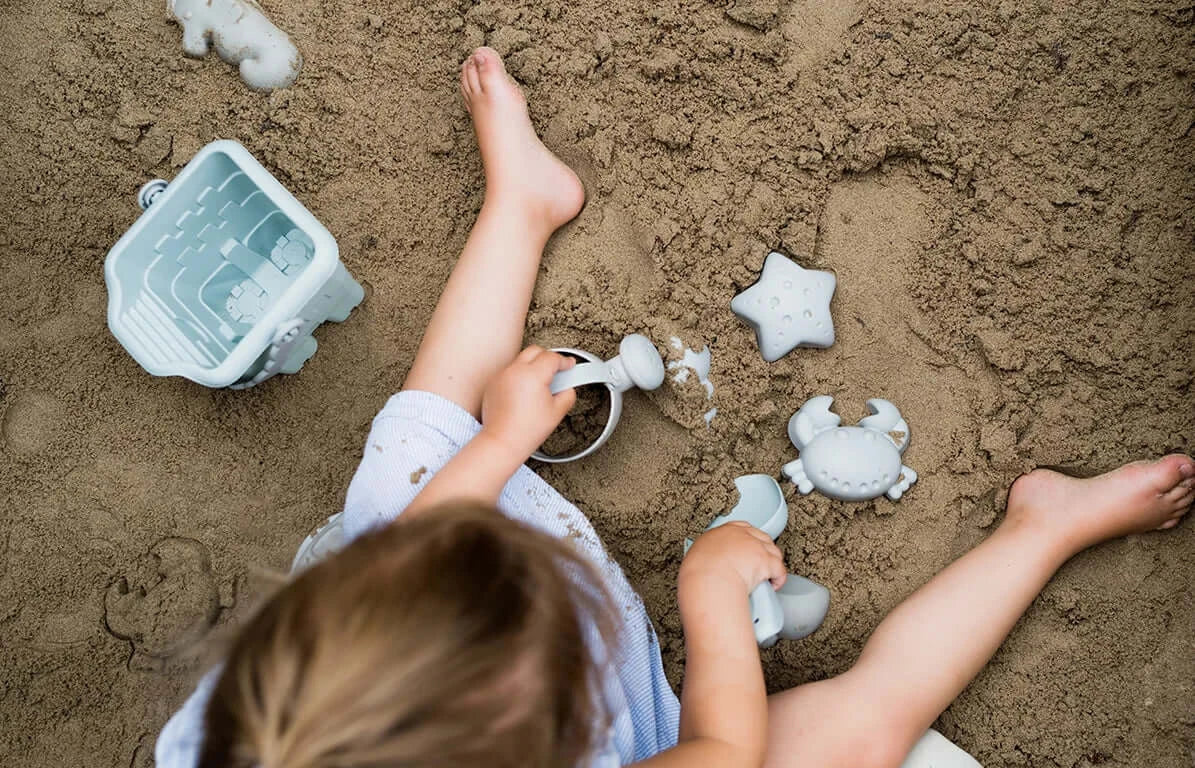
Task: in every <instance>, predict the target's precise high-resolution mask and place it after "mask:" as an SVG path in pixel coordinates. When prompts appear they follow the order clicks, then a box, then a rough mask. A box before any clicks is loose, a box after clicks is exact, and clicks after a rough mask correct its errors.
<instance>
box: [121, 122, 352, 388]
mask: <svg viewBox="0 0 1195 768" xmlns="http://www.w3.org/2000/svg"><path fill="white" fill-rule="evenodd" d="M139 202H140V203H141V206H142V208H144V209H145V213H144V214H142V216H141V218H139V219H137V221H136V222H135V223H134V224H133V226H132V227H131V228H130V229H129V231H128V232H126V233H125V234H124V236H123V237H122V238H120V240H119V241H118V242H117V243H116V245H115V246H113V247H112V250H111V251H109V252H108V258H107V260H106V262H105V264H104V278H105V280H106V282H107V284H108V327H109V328H110V329H111V331H112V334H113V335H114V336H116V339H117V340H118V341H119V342H120V343H121V345H122V346H124V348H125V349H126V350H128V352H129V354H131V355H132V356H133V358H134V359H136V360H137V362H138V363H140V364H141V366H142V367H143V368H145V370H147V371H149V373H151V374H153V375H155V376H182V377H185V378H187V379H190V380H191V381H194V382H197V383H199V384H203V385H204V386H208V387H231V388H233V389H244V388H246V387H251V386H253V385H255V384H260V383H261V382H263V381H265V380H266V379H268V378H270V377H271V376H274V375H275V374H278V373H297V372H298V370H299V369H300V368H301V367H302V366H303V364H304V363H305V362H307V360H308V359H310V358H311V356H312V355H314V354H315V350H316V342H315V339H314V338H312V335H311V333H312V331H313V330H315V328H316V327H317V326H319V325H320V324H321V323H323V322H325V321H327V320H332V321H334V322H343V321H344V320H345V319H347V318H348V316H349V312H351V311H352V310H353V308H354V307H356V306H357V305H358V304H360V303H361V300H362V299H363V298H364V297H365V292H364V290H363V289H362V288H361V286H360V285H359V284H358V283H357V282H356V281H355V280H353V278H352V276H351V275H350V274H349V273H348V271H347V270H346V269H345V268H344V265H343V264H341V263H340V259H339V253H340V252H339V249H338V248H337V246H336V240H335V239H333V237H332V235H331V233H329V232H328V230H327V229H325V228H324V226H323V225H322V224H320V223H319V221H317V220H316V218H315V217H314V216H312V215H311V213H310V212H309V211H308V210H307V209H306V208H304V207H303V204H302V203H300V202H299V201H298V200H296V199H295V197H294V195H292V194H291V193H290V192H288V191H287V190H286V189H285V188H283V186H282V185H281V184H279V183H278V181H277V180H276V179H275V178H274V177H273V176H272V175H270V172H269V171H267V170H266V169H265V168H264V167H262V165H261V164H260V163H258V162H257V161H256V160H255V159H253V156H252V155H250V154H249V152H248V151H247V150H246V149H245V148H244V147H242V146H241V145H240V144H238V143H236V142H234V141H217V142H213V143H211V144H208V145H207V146H206V147H204V148H203V149H202V150H200V152H199V154H197V155H196V156H195V157H194V159H192V160H191V162H190V163H188V164H187V166H186V167H185V168H183V170H182V171H181V172H180V173H179V175H178V177H177V178H175V180H174V181H173V182H170V183H169V184H167V182H165V181H162V180H160V179H159V180H155V181H152V182H150V183H149V184H146V185H145V186H144V187H142V189H141V192H140V194H139Z"/></svg>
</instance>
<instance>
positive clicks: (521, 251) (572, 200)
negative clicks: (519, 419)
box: [403, 48, 585, 418]
mask: <svg viewBox="0 0 1195 768" xmlns="http://www.w3.org/2000/svg"><path fill="white" fill-rule="evenodd" d="M461 93H462V95H463V96H464V99H465V105H466V106H467V107H468V109H469V112H470V114H471V115H472V116H473V126H474V129H475V130H476V132H477V144H478V147H479V148H480V149H481V160H482V164H483V165H484V166H485V176H486V191H485V203H484V204H483V205H482V208H481V213H480V214H479V215H478V217H477V223H476V224H474V225H473V231H472V233H470V235H469V240H468V242H467V243H466V244H465V250H464V251H463V252H462V253H461V256H460V260H459V261H458V262H457V265H456V267H455V268H454V269H453V271H452V274H451V275H450V276H449V278H448V284H447V285H446V286H445V287H444V292H443V293H442V294H441V296H440V302H439V304H437V305H436V310H435V312H434V313H433V314H432V318H431V321H430V322H429V323H428V326H427V330H426V331H425V332H424V335H423V342H422V343H421V344H420V346H419V353H418V354H417V355H416V357H415V363H414V365H412V367H411V372H410V373H409V374H408V375H407V380H406V382H404V384H403V389H417V390H423V391H426V392H434V393H436V394H438V395H442V396H443V397H446V398H448V399H449V400H452V401H453V402H455V403H456V404H458V405H460V406H461V407H462V408H464V409H465V410H467V411H469V412H470V413H472V414H473V415H474V416H476V417H478V418H480V417H481V393H482V391H483V390H484V389H485V385H486V383H487V382H489V380H490V379H491V378H492V377H493V376H494V374H495V373H497V372H498V371H499V370H500V369H502V368H503V367H505V366H506V365H507V364H509V363H510V361H511V360H513V359H514V357H515V355H516V354H517V353H518V351H519V349H520V348H521V347H522V343H523V326H524V323H525V320H526V317H527V307H528V306H529V304H530V302H531V291H532V288H534V286H535V277H536V274H537V273H538V271H539V261H540V257H541V256H542V254H543V249H544V245H545V244H546V243H547V241H548V238H549V237H550V236H551V235H552V233H553V232H555V231H556V229H557V228H558V227H560V226H561V225H562V224H564V223H565V222H567V221H569V220H570V219H572V218H573V217H574V216H576V215H577V213H578V212H579V211H580V210H581V206H582V205H583V204H584V202H585V192H584V189H583V188H582V187H581V182H580V181H579V180H578V179H577V176H576V174H574V173H573V172H572V171H571V170H570V169H569V168H568V166H566V165H565V164H564V163H562V162H561V161H560V160H559V159H557V158H556V156H555V155H553V154H552V153H551V152H550V151H548V148H547V147H545V146H544V145H543V144H542V143H541V142H540V140H539V137H537V136H536V135H535V129H534V128H533V127H532V125H531V120H530V118H528V116H527V105H526V102H525V101H524V99H523V94H522V92H521V91H520V90H519V88H518V86H517V85H515V83H514V82H513V81H512V80H511V79H510V77H509V76H508V75H507V74H506V70H505V69H504V68H503V66H502V60H501V59H500V58H499V57H498V54H497V53H496V52H495V51H493V50H491V49H489V48H479V49H478V50H476V51H474V53H473V55H472V56H470V57H469V58H468V59H467V60H466V61H465V64H464V66H463V67H462V68H461Z"/></svg>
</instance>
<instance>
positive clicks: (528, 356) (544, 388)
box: [406, 347, 577, 515]
mask: <svg viewBox="0 0 1195 768" xmlns="http://www.w3.org/2000/svg"><path fill="white" fill-rule="evenodd" d="M575 364H576V361H575V360H573V359H572V358H569V357H564V356H563V355H558V354H556V353H554V352H548V351H545V350H543V349H540V348H539V347H528V348H527V349H524V350H523V351H522V352H520V353H519V356H518V357H516V358H515V360H514V362H513V363H511V364H510V365H509V366H507V367H506V368H505V369H504V370H503V371H502V372H501V373H499V374H498V375H497V376H496V377H494V379H493V381H491V382H490V383H489V385H488V386H487V387H486V390H485V395H484V396H483V399H482V406H481V421H482V428H481V432H480V433H478V435H477V436H476V437H474V438H473V439H472V440H470V441H469V443H468V444H467V445H466V446H465V447H464V448H462V449H461V450H460V453H458V454H457V455H456V456H454V457H453V458H452V459H451V460H450V461H449V462H448V463H447V464H445V465H444V468H443V469H441V470H440V471H439V472H437V473H436V475H435V477H433V478H432V479H431V480H430V481H428V484H427V485H426V486H424V488H423V490H422V491H420V492H419V495H418V496H416V497H415V500H414V501H412V502H411V504H410V506H408V507H407V510H406V514H407V515H411V514H419V513H420V512H422V511H423V510H426V509H430V508H432V507H435V506H437V505H438V504H442V503H444V502H446V501H478V502H481V503H483V504H496V503H497V501H498V497H499V496H500V495H501V494H502V489H503V488H504V487H506V483H507V482H508V481H509V480H510V478H511V476H512V475H514V473H515V471H516V470H518V468H519V467H520V466H521V465H522V464H523V462H525V461H527V459H528V458H530V456H531V454H532V453H534V452H535V449H536V448H538V447H539V446H540V445H541V444H542V443H543V441H544V440H546V439H547V437H548V435H550V434H552V430H554V429H555V428H556V425H557V424H559V423H560V420H561V419H563V418H564V416H565V414H567V413H568V412H569V409H571V408H572V407H573V403H574V402H575V401H576V397H577V395H576V392H574V391H573V390H571V389H569V390H565V391H564V392H561V393H560V394H558V395H553V394H552V393H551V391H550V390H549V385H550V384H551V381H552V377H553V376H554V375H556V373H558V372H559V371H563V370H567V369H568V368H571V367H572V366H573V365H575Z"/></svg>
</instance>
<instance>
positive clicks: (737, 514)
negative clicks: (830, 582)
mask: <svg viewBox="0 0 1195 768" xmlns="http://www.w3.org/2000/svg"><path fill="white" fill-rule="evenodd" d="M734 485H735V488H737V489H738V491H739V503H738V504H736V505H735V507H734V509H732V510H730V512H728V513H727V514H725V515H720V516H719V517H716V518H714V521H713V522H712V523H710V524H709V526H708V527H707V528H706V530H707V531H711V530H713V529H714V528H717V527H719V526H722V525H726V524H727V523H731V522H736V521H741V522H745V523H749V524H751V525H753V526H755V527H756V528H758V529H760V530H761V531H763V532H764V533H766V534H767V535H768V536H770V537H772V539H776V538H777V537H779V536H780V534H781V533H783V532H784V529H785V528H786V527H787V526H788V502H786V501H785V500H784V493H783V492H782V491H781V490H780V484H779V483H777V482H776V479H775V478H774V477H772V476H771V475H745V476H743V477H739V478H736V479H735V481H734ZM691 546H693V542H692V541H691V540H688V539H686V540H685V552H688V551H689V547H691ZM750 607H751V622H752V625H753V627H754V630H755V641H756V642H757V643H758V644H759V646H760V647H761V648H770V647H772V646H773V645H775V644H776V642H777V641H778V640H780V639H781V638H784V639H786V640H799V639H801V638H802V637H805V636H807V635H810V634H812V633H813V632H814V631H815V630H817V628H818V627H820V626H821V625H822V621H824V620H825V618H826V612H827V611H829V610H830V590H828V589H826V588H825V587H823V586H822V585H820V584H818V583H816V582H813V581H810V580H809V579H806V578H804V577H802V576H797V575H795V574H791V573H790V574H789V575H788V579H787V580H786V581H785V582H784V585H783V586H782V587H781V588H780V589H778V590H776V589H772V585H771V584H770V583H768V582H766V581H765V582H763V583H762V584H760V585H759V586H757V587H756V588H755V589H753V590H752V591H751V595H750Z"/></svg>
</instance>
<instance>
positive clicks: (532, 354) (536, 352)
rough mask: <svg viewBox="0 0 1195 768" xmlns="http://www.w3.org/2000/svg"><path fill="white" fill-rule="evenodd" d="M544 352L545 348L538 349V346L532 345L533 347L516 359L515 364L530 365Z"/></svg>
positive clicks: (525, 350)
mask: <svg viewBox="0 0 1195 768" xmlns="http://www.w3.org/2000/svg"><path fill="white" fill-rule="evenodd" d="M543 352H544V348H543V347H538V346H536V345H534V344H532V345H531V346H529V347H527V348H526V349H524V350H523V351H522V352H520V353H519V354H518V356H517V357H515V362H516V363H530V362H531V361H532V360H534V359H535V358H537V357H539V356H540V355H541V354H543Z"/></svg>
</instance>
